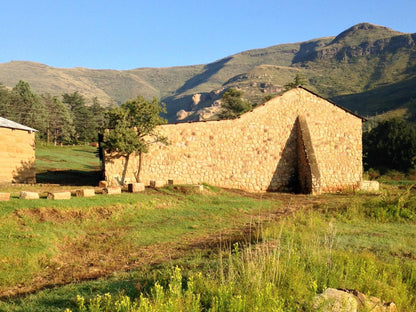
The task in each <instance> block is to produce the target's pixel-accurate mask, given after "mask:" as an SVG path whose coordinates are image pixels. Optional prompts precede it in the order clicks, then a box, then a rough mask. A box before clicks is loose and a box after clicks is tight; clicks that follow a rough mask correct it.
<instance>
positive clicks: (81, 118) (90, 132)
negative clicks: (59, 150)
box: [62, 91, 97, 142]
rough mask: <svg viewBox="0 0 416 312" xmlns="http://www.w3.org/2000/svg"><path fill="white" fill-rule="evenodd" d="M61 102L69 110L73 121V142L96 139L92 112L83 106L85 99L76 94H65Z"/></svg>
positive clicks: (95, 127)
mask: <svg viewBox="0 0 416 312" xmlns="http://www.w3.org/2000/svg"><path fill="white" fill-rule="evenodd" d="M62 98H63V100H62V102H63V103H65V104H66V105H68V107H69V108H70V110H71V115H72V116H71V117H72V119H73V121H74V127H75V133H74V139H75V142H91V141H96V139H97V126H96V122H95V118H94V114H93V112H92V110H91V109H90V108H89V107H87V106H86V105H85V102H86V101H85V98H84V97H83V96H82V95H81V94H79V93H78V91H76V92H74V93H70V94H68V93H65V94H63V95H62Z"/></svg>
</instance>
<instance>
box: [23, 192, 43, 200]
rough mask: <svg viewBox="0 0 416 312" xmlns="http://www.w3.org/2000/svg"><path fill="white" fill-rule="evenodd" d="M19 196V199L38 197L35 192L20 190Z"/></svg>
mask: <svg viewBox="0 0 416 312" xmlns="http://www.w3.org/2000/svg"><path fill="white" fill-rule="evenodd" d="M20 198H21V199H39V194H38V193H36V192H27V191H21V192H20Z"/></svg>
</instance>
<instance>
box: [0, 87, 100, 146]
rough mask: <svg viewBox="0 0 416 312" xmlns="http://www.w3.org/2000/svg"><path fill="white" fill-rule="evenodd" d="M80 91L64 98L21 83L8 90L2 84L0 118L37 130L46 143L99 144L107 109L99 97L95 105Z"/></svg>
mask: <svg viewBox="0 0 416 312" xmlns="http://www.w3.org/2000/svg"><path fill="white" fill-rule="evenodd" d="M86 102H87V99H86V98H85V97H84V96H82V95H81V94H79V93H78V92H73V93H65V94H63V95H62V96H52V95H50V94H41V95H39V94H36V93H35V92H33V91H32V90H31V88H30V86H29V84H28V83H27V82H25V81H22V80H21V81H19V82H18V83H17V84H16V86H15V87H14V88H13V89H11V90H9V89H7V88H6V87H5V86H4V85H2V84H0V116H1V117H3V118H7V119H10V120H12V121H15V122H17V123H20V124H23V125H25V126H28V127H31V128H34V129H36V130H38V133H37V138H38V139H40V140H43V141H45V142H46V143H47V144H49V143H51V144H55V145H57V144H80V143H89V142H95V141H97V136H98V132H101V131H102V130H103V129H104V128H105V127H106V118H105V114H106V112H107V110H108V109H107V108H104V107H102V106H101V105H100V103H99V102H98V100H97V98H93V99H92V105H86Z"/></svg>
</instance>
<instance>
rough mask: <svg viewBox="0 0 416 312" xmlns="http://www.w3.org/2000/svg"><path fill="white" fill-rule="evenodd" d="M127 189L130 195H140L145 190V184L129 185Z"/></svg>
mask: <svg viewBox="0 0 416 312" xmlns="http://www.w3.org/2000/svg"><path fill="white" fill-rule="evenodd" d="M127 187H128V191H129V192H130V193H138V192H143V191H144V190H145V187H144V183H129V184H128V186H127Z"/></svg>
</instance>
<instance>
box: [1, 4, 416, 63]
mask: <svg viewBox="0 0 416 312" xmlns="http://www.w3.org/2000/svg"><path fill="white" fill-rule="evenodd" d="M415 13H416V0H394V1H393V0H374V1H372V0H371V1H368V0H348V1H337V0H335V1H334V0H330V1H328V0H324V1H315V0H309V1H308V0H297V1H296V0H292V1H287V0H285V1H283V0H275V1H272V0H250V1H248V0H238V1H237V0H229V1H227V0H211V1H210V0H205V1H200V0H176V1H175V0H171V1H167V0H149V1H133V0H113V1H108V0H99V1H98V0H71V1H67V0H37V1H33V0H30V1H29V0H20V1H2V4H1V6H0V37H1V44H0V63H4V62H9V61H12V60H25V61H34V62H40V63H44V64H47V65H50V66H54V67H86V68H96V69H104V68H106V69H132V68H138V67H166V66H179V65H194V64H205V63H209V62H213V61H215V60H218V59H221V58H223V57H226V56H229V55H232V54H235V53H238V52H242V51H244V50H249V49H255V48H264V47H268V46H271V45H275V44H281V43H289V42H299V41H305V40H309V39H314V38H319V37H325V36H335V35H337V34H339V33H340V32H342V31H343V30H345V29H347V28H349V27H351V26H353V25H355V24H357V23H360V22H369V23H373V24H377V25H382V26H387V27H389V28H392V29H394V30H397V31H402V32H408V33H415V32H416V17H415V16H416V15H415Z"/></svg>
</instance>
